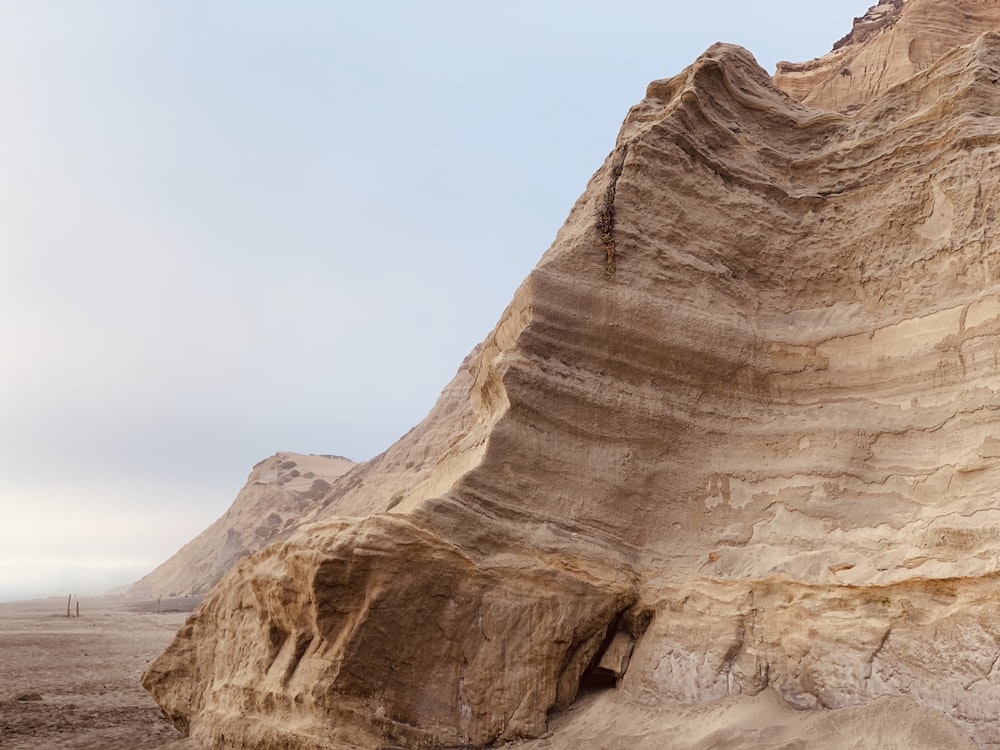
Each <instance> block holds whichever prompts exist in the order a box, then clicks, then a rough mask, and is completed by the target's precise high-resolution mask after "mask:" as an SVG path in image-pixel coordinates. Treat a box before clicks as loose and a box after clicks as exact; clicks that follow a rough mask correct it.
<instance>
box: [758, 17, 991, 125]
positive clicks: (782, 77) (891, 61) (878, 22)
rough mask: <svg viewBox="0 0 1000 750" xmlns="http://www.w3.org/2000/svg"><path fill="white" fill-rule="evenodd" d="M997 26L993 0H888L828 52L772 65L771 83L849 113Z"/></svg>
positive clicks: (806, 100)
mask: <svg viewBox="0 0 1000 750" xmlns="http://www.w3.org/2000/svg"><path fill="white" fill-rule="evenodd" d="M998 28H1000V2H997V0H948V2H944V1H943V0H888V1H887V2H883V3H879V4H878V5H873V6H872V7H871V8H870V9H869V11H868V12H867V13H866V14H865V15H864V16H862V17H860V18H856V19H855V20H854V27H853V28H852V30H851V32H850V33H849V34H848V35H847V36H845V37H844V38H843V39H841V40H840V41H839V42H837V44H836V45H835V46H834V49H833V51H831V52H830V53H829V54H826V55H824V56H823V57H819V58H816V59H815V60H810V61H808V62H803V63H789V62H780V63H778V69H777V72H776V73H775V76H774V80H775V83H777V84H778V86H780V87H781V88H783V89H785V90H786V91H787V92H788V93H789V94H791V95H792V96H793V97H795V98H796V99H798V100H799V101H801V102H802V103H804V104H808V105H809V106H812V107H818V108H820V109H829V110H836V111H851V110H854V109H857V108H858V107H860V106H861V105H863V104H866V103H867V102H870V101H872V99H874V98H875V97H877V96H880V95H881V94H883V93H884V92H886V91H888V90H889V89H890V88H892V87H893V86H895V85H897V84H899V83H902V82H903V81H905V80H906V79H908V78H909V77H910V76H912V75H914V74H915V73H918V72H920V71H922V70H926V69H927V68H928V67H929V66H930V65H931V64H933V63H934V62H936V61H937V60H938V59H940V58H941V56H942V55H944V54H946V53H947V52H949V51H950V50H952V49H954V48H955V47H957V46H959V45H962V44H969V43H971V42H972V41H974V40H975V39H976V38H977V37H978V36H979V35H980V34H982V33H984V32H987V31H993V30H995V29H998Z"/></svg>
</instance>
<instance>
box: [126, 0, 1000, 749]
mask: <svg viewBox="0 0 1000 750" xmlns="http://www.w3.org/2000/svg"><path fill="white" fill-rule="evenodd" d="M958 6H962V7H963V8H964V7H966V6H969V7H970V8H972V7H973V6H974V8H975V9H978V10H979V11H980V12H981V15H982V16H983V17H985V16H987V15H989V14H990V13H994V12H995V11H996V10H997V7H998V6H1000V3H996V2H989V3H986V2H979V3H973V2H953V1H952V0H947V2H944V1H939V2H932V0H911V2H910V3H908V4H906V5H904V6H902V9H901V10H900V9H898V8H893V9H892V11H893V12H895V11H897V10H900V12H899V14H898V20H897V21H896V24H895V25H889V26H886V27H884V28H880V29H878V30H876V31H874V32H873V34H872V35H870V36H869V37H867V38H866V39H863V40H861V41H858V42H856V43H855V44H854V45H853V46H857V47H859V48H860V49H861V50H862V51H864V50H869V49H873V50H876V51H878V50H882V51H881V52H879V54H882V55H884V56H885V59H884V60H883V62H884V67H885V68H886V69H887V70H888V69H890V68H891V69H892V70H897V68H898V67H899V66H897V65H896V63H897V60H896V59H895V57H893V54H895V53H893V52H892V49H882V46H884V45H885V44H886V43H887V40H890V39H893V38H905V37H900V36H899V35H900V34H902V31H900V29H902V28H903V26H902V24H903V22H904V21H906V20H907V19H908V18H910V17H912V18H917V17H918V14H917V11H918V10H920V11H921V12H922V13H925V14H927V15H928V16H931V15H933V14H935V13H939V14H941V17H945V16H947V15H948V13H949V12H950V10H949V9H950V8H952V7H958ZM970 12H971V10H970ZM894 35H895V36H894ZM959 36H960V37H961V39H962V40H965V37H964V36H962V35H959ZM966 36H968V37H969V38H970V39H971V43H970V44H968V45H967V46H963V47H958V48H955V49H952V50H951V51H949V52H947V53H945V54H944V55H943V56H942V57H940V58H939V59H937V60H936V61H934V62H933V64H929V65H928V66H925V69H922V70H918V71H916V72H915V75H912V76H911V77H909V78H906V79H905V80H903V78H905V76H903V75H902V72H900V73H899V75H900V78H899V80H900V81H901V82H900V83H899V85H895V86H892V87H883V86H880V85H874V84H873V85H871V86H869V87H867V88H866V89H865V91H866V93H865V94H864V101H865V103H863V105H862V106H860V107H859V108H857V109H856V110H854V111H852V112H851V113H849V114H842V113H838V112H834V111H824V110H819V109H815V108H811V107H808V106H805V105H803V104H800V103H798V102H797V101H795V99H793V98H792V97H790V96H789V95H788V94H787V93H785V91H783V90H781V89H780V88H778V87H777V86H776V85H775V84H774V83H773V82H772V80H771V78H770V77H769V76H768V74H767V73H766V72H765V71H764V70H762V69H761V68H760V67H759V66H758V65H757V64H756V62H755V61H754V59H753V58H752V57H751V55H750V54H749V53H748V52H746V51H745V50H743V49H741V48H738V47H734V46H729V45H716V46H713V47H712V48H711V49H709V50H708V51H707V52H706V53H705V54H704V55H703V56H702V57H701V58H699V59H698V60H697V61H696V62H695V63H694V64H693V65H692V66H691V67H690V68H688V69H687V70H685V71H684V72H683V73H681V74H680V75H678V76H676V77H674V78H671V79H669V80H662V81H656V82H654V83H652V84H651V85H650V86H649V88H648V91H647V94H646V97H645V98H644V99H643V100H642V101H641V102H640V103H639V104H637V105H636V106H635V107H633V108H632V109H631V111H630V112H629V113H628V116H627V118H626V120H625V123H624V125H623V127H622V130H621V133H620V135H619V138H618V143H617V145H616V146H615V148H614V150H613V151H612V152H611V154H610V155H609V157H608V159H607V161H606V162H605V164H604V165H603V166H602V167H601V168H600V169H599V170H598V172H597V173H596V174H595V175H594V177H593V178H592V179H591V181H590V184H589V185H588V186H587V189H586V190H585V192H584V194H583V196H582V197H581V198H580V199H579V201H578V202H577V204H576V205H575V206H574V207H573V209H572V211H571V213H570V215H569V218H568V220H567V222H566V223H565V225H564V226H563V228H562V229H561V230H560V231H559V233H558V235H557V237H556V239H555V242H554V243H553V245H552V247H551V248H550V249H549V250H548V252H546V254H545V255H544V256H543V258H542V259H541V261H540V263H539V264H538V266H537V267H536V268H535V270H534V271H532V272H531V274H530V275H529V276H528V278H527V279H526V280H525V282H524V283H523V285H522V286H521V287H520V289H519V290H518V291H517V293H516V294H515V296H514V299H513V301H512V302H511V304H510V306H509V307H508V309H507V310H506V312H505V313H504V315H503V316H502V318H501V320H500V322H499V323H498V325H497V327H496V329H495V330H494V331H493V332H492V333H491V334H490V335H489V336H488V337H487V339H486V341H485V342H484V343H483V344H482V345H481V346H480V347H478V348H477V349H476V350H475V351H474V352H473V353H472V354H471V355H470V356H469V358H468V359H467V360H466V362H465V363H463V365H462V368H461V369H460V371H459V373H458V375H457V376H456V378H455V380H454V381H453V382H452V384H451V385H450V386H449V387H448V388H447V389H446V390H445V392H444V393H443V394H442V398H441V401H440V402H439V403H438V406H437V407H435V410H434V411H433V412H432V413H431V415H430V416H429V417H428V419H427V420H426V421H425V422H424V423H422V424H421V425H419V426H418V427H416V428H415V429H414V430H413V431H411V433H409V434H408V435H407V436H405V437H404V438H403V439H402V440H401V441H400V442H399V443H397V444H396V445H395V446H393V447H392V448H391V449H390V450H389V451H388V452H387V453H385V454H383V456H381V457H379V458H377V459H375V460H373V461H372V462H369V463H367V464H362V465H359V466H357V467H355V468H354V469H353V470H351V471H349V472H348V473H346V474H344V475H343V476H342V477H340V478H339V479H337V480H335V481H334V482H332V487H331V489H330V490H329V492H328V493H327V494H326V495H325V497H323V498H322V499H320V500H317V501H315V502H314V503H313V504H312V505H311V506H310V508H309V509H307V511H306V512H305V513H304V517H303V518H304V520H309V521H311V523H310V524H308V525H305V526H302V527H300V528H299V529H298V530H297V531H296V532H295V533H293V534H292V535H291V536H290V537H289V538H288V539H287V540H284V541H282V542H281V543H279V544H275V545H271V546H269V547H266V548H265V549H263V550H262V551H261V552H259V553H257V554H255V555H252V556H250V557H247V558H245V559H243V560H242V561H241V562H240V563H239V564H238V565H237V566H236V567H235V568H234V569H233V570H232V571H231V572H229V573H228V574H227V575H226V576H225V577H224V578H223V579H222V581H221V582H220V583H219V584H218V585H217V586H215V587H214V588H213V589H212V591H211V592H210V593H209V594H208V596H207V597H206V599H205V601H204V603H203V604H202V605H201V607H200V608H199V609H198V610H197V611H196V612H195V613H194V614H193V615H192V617H191V618H190V620H189V621H188V622H187V624H186V625H185V626H184V627H183V628H182V629H181V631H180V632H179V633H178V635H177V637H176V638H175V640H174V641H173V643H172V644H171V645H170V646H169V648H168V649H167V650H166V652H165V653H164V654H163V655H162V656H161V657H159V659H157V660H156V661H155V662H154V663H153V664H151V665H150V668H149V670H148V671H147V672H146V674H145V676H144V684H145V686H146V687H147V688H148V689H149V690H150V691H151V692H152V694H153V695H154V697H155V698H156V700H157V701H158V702H159V704H160V705H161V706H162V707H163V709H164V710H165V711H166V712H167V714H168V715H169V716H170V717H171V719H172V720H173V721H174V723H175V724H176V725H177V726H178V727H179V728H181V729H183V730H185V731H189V732H190V733H191V734H192V735H194V736H195V737H197V738H198V739H199V740H200V741H201V742H203V743H204V744H205V745H206V746H208V747H212V748H248V749H256V750H265V749H267V750H277V749H284V750H320V749H321V748H323V749H333V748H366V749H374V748H380V747H404V748H411V749H416V748H437V747H465V746H469V745H471V746H483V745H486V744H489V743H497V742H504V741H514V740H528V741H530V740H531V738H538V739H535V740H534V741H533V742H529V744H528V747H532V748H539V749H542V748H544V749H545V750H548V749H550V748H551V749H553V750H556V749H558V750H562V749H565V750H569V748H579V747H594V748H608V749H610V748H630V749H634V748H647V747H648V748H654V747H657V748H658V747H666V746H670V747H691V748H695V747H698V748H709V747H711V748H717V747H785V748H787V747H813V746H824V747H845V748H846V747H880V748H885V747H900V748H903V747H906V748H921V747H923V748H940V747H974V746H976V745H978V746H980V747H986V748H989V747H992V748H997V747H1000V616H998V615H1000V577H998V576H1000V557H998V553H1000V497H998V495H997V487H998V486H1000V392H998V388H1000V379H998V377H997V373H998V368H1000V235H998V221H997V208H998V201H1000V169H998V167H1000V34H998V33H984V34H981V35H976V34H968V35H966ZM880 45H882V46H880ZM859 54H860V53H859ZM865 54H867V52H866V53H865ZM872 54H875V52H872ZM907 59H909V58H907ZM904 67H905V66H904ZM900 70H901V69H900ZM910 72H914V71H913V70H911V71H910ZM844 78H846V76H844ZM779 80H781V79H780V76H779ZM838 82H839V81H838ZM824 86H827V87H828V90H829V91H831V92H832V91H834V89H832V88H829V84H828V83H824V79H822V77H820V78H817V82H816V83H815V87H816V90H817V91H820V90H825V89H823V87H824ZM800 93H801V92H800ZM833 95H834V94H833V93H830V94H824V96H833ZM797 96H798V94H797ZM799 98H802V97H801V96H799ZM805 98H806V99H807V100H808V98H809V97H808V96H807V97H805ZM824 101H825V100H824ZM842 101H846V100H837V104H836V105H835V106H834V107H833V108H834V109H839V108H840V104H841V103H842ZM712 717H715V718H714V719H713V718H712ZM709 720H712V721H714V722H715V723H714V724H711V722H710V721H709ZM707 721H708V722H709V723H708V724H706V722H707ZM711 727H715V728H714V729H711ZM819 732H824V733H825V734H822V735H819V734H817V733H819ZM547 733H550V734H547ZM818 736H822V737H825V738H826V739H827V741H826V742H825V744H819V743H818V742H817V737H818ZM683 738H686V739H683ZM973 743H974V744H973Z"/></svg>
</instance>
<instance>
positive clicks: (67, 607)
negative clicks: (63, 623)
mask: <svg viewBox="0 0 1000 750" xmlns="http://www.w3.org/2000/svg"><path fill="white" fill-rule="evenodd" d="M72 602H73V595H72V594H70V595H69V598H68V599H67V600H66V616H67V617H69V605H70V604H71V603H72Z"/></svg>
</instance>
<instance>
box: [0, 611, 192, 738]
mask: <svg viewBox="0 0 1000 750" xmlns="http://www.w3.org/2000/svg"><path fill="white" fill-rule="evenodd" d="M74 601H75V600H74ZM196 603H197V601H196V600H194V599H172V600H166V599H165V600H163V601H162V602H161V605H160V609H161V611H160V613H157V612H156V602H155V601H153V602H141V601H136V600H122V599H81V600H80V617H79V618H76V617H72V618H69V619H67V617H66V600H65V599H41V600H36V601H29V602H10V603H0V749H2V750H40V749H45V750H49V749H50V748H51V749H52V750H56V749H60V750H62V749H65V750H152V749H153V748H156V750H168V748H169V750H201V747H200V746H199V745H198V744H197V743H195V742H194V741H193V740H187V739H185V738H184V737H183V736H182V735H181V734H180V733H179V732H178V731H177V730H175V729H174V728H173V727H172V726H171V725H170V724H169V722H167V721H166V719H164V718H163V716H162V715H161V713H160V709H159V708H158V707H157V705H156V703H154V702H153V699H152V698H151V697H150V696H149V694H148V693H147V692H146V691H145V690H143V689H142V685H140V684H139V679H140V677H141V675H142V671H143V669H144V668H145V666H146V664H147V663H148V662H149V661H150V660H151V659H153V658H155V657H156V656H157V655H158V654H159V653H160V652H161V651H162V650H163V649H164V648H165V647H166V645H167V643H168V642H169V641H170V639H171V638H172V637H173V635H174V633H175V632H176V631H177V629H178V628H179V627H180V626H181V624H183V622H184V620H185V619H186V618H187V613H188V612H189V611H190V610H191V609H193V608H194V606H195V604H196ZM168 610H170V611H168ZM33 694H34V695H33ZM39 696H40V700H39V699H38V697H39ZM25 698H34V699H33V700H25Z"/></svg>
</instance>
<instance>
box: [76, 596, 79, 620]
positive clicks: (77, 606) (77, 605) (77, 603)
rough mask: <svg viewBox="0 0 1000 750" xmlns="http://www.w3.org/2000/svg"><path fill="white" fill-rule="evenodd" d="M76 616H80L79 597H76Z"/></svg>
mask: <svg viewBox="0 0 1000 750" xmlns="http://www.w3.org/2000/svg"><path fill="white" fill-rule="evenodd" d="M76 616H77V617H79V616H80V599H79V598H77V600H76Z"/></svg>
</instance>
